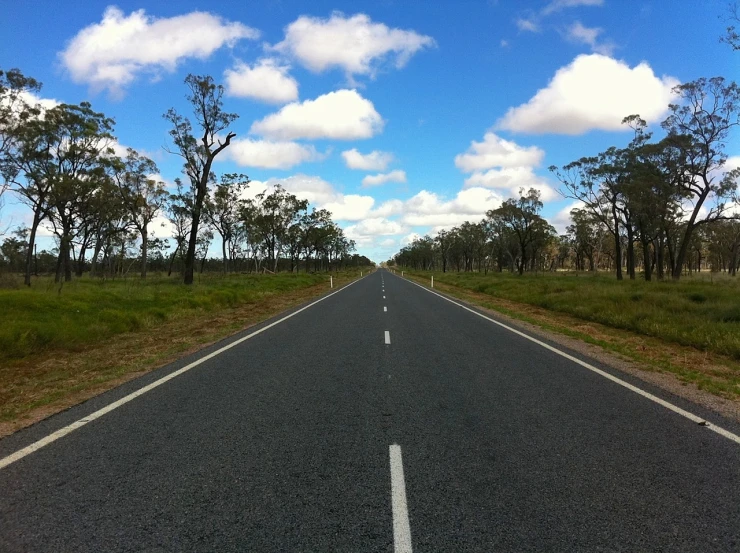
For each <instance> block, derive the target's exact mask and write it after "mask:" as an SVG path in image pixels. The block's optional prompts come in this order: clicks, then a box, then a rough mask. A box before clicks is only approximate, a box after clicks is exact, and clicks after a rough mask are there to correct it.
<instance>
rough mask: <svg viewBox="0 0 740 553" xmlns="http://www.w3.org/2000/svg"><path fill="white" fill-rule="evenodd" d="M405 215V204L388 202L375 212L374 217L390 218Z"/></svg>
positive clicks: (394, 201) (395, 201) (396, 201)
mask: <svg viewBox="0 0 740 553" xmlns="http://www.w3.org/2000/svg"><path fill="white" fill-rule="evenodd" d="M400 213H403V202H402V201H401V200H388V201H385V202H383V203H382V204H380V206H378V207H377V208H375V209H374V210H373V215H376V216H378V217H390V216H391V215H399V214H400Z"/></svg>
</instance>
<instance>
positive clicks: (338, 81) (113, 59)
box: [0, 0, 740, 262]
mask: <svg viewBox="0 0 740 553" xmlns="http://www.w3.org/2000/svg"><path fill="white" fill-rule="evenodd" d="M727 4H728V3H727V2H726V1H725V0H654V1H642V0H531V1H530V0H516V1H515V0H480V1H467V0H455V1H452V0H439V1H437V2H428V1H425V0H373V1H353V2H351V3H350V2H345V3H341V2H327V1H325V0H313V1H312V2H300V1H292V0H263V1H261V2H244V1H243V0H242V1H238V2H232V1H228V0H226V1H223V2H219V3H202V2H198V1H192V0H180V1H178V2H159V1H152V0H139V1H120V2H117V3H116V4H111V3H109V2H105V1H102V2H101V1H98V0H86V1H85V2H82V1H77V0H53V1H51V0H29V1H27V2H12V3H10V2H8V3H7V4H6V5H4V6H3V9H2V11H1V12H0V28H2V29H3V35H4V36H3V45H2V48H1V49H0V68H2V69H9V68H12V67H17V68H19V69H21V70H22V71H23V72H24V74H26V75H30V76H33V77H34V78H36V79H38V80H40V81H41V82H43V88H42V90H41V92H40V94H39V97H40V99H43V100H45V101H48V102H49V104H48V105H51V104H52V103H53V102H66V103H79V102H81V101H89V102H91V103H92V105H93V108H94V109H96V110H97V111H102V112H104V113H105V114H106V115H107V116H110V117H113V118H114V119H115V121H116V131H115V133H116V136H117V138H118V142H119V147H120V148H121V151H124V150H123V149H124V148H126V147H132V148H134V149H136V150H138V151H139V152H141V153H143V154H144V155H147V156H149V157H151V158H152V159H153V160H154V161H155V162H156V163H157V165H158V167H159V178H161V179H162V180H163V181H164V182H166V183H172V181H174V179H175V178H176V177H178V176H181V163H180V159H179V158H178V157H177V156H174V155H172V154H169V153H167V151H166V148H167V147H168V146H170V141H169V137H168V133H167V131H168V124H167V122H166V121H165V120H164V119H163V117H162V115H163V114H164V113H165V112H166V111H167V110H168V109H169V108H175V109H176V110H178V111H179V112H180V113H182V114H184V115H189V114H190V111H189V104H188V103H187V101H186V100H185V95H186V90H185V85H184V84H183V80H184V79H185V77H186V76H187V75H188V74H189V73H193V74H196V75H206V74H207V75H211V76H212V77H213V78H214V79H215V80H216V81H217V82H218V83H221V84H223V85H224V87H225V96H224V107H225V109H226V111H229V112H234V113H237V114H239V119H238V120H237V121H236V122H235V123H234V124H233V125H232V128H231V130H233V131H234V132H235V133H236V135H237V136H236V139H235V140H234V141H233V143H232V145H231V146H230V147H229V148H228V149H227V150H225V151H224V152H223V153H222V154H221V156H219V158H217V163H216V164H215V167H214V169H215V171H216V173H217V174H221V173H230V172H239V173H244V174H246V175H248V176H249V178H250V179H251V181H252V182H251V185H250V188H249V190H248V191H247V195H249V196H254V195H256V194H258V193H260V192H262V191H264V190H265V189H266V188H267V187H269V186H271V185H274V184H275V183H280V184H282V185H283V186H284V187H285V188H286V189H287V190H288V191H290V192H291V193H293V194H295V195H296V196H299V197H301V198H306V199H308V200H309V201H310V202H311V205H312V206H314V207H317V208H326V209H329V210H330V211H331V212H332V213H333V219H334V220H335V221H337V222H338V223H339V224H340V226H341V227H342V228H344V230H345V233H346V235H347V236H348V237H349V238H351V239H353V240H355V242H356V244H357V250H358V252H359V253H360V254H363V255H367V256H368V257H370V258H371V259H373V260H374V261H376V262H380V261H384V260H386V259H388V258H390V257H391V256H392V255H393V254H395V253H396V252H397V251H398V250H399V248H401V247H402V246H403V245H405V244H407V243H408V242H409V241H410V240H412V239H413V238H414V237H416V236H421V235H424V234H427V233H430V234H434V233H435V232H437V231H439V230H440V229H443V228H450V227H452V226H455V225H458V224H460V223H462V222H463V221H466V220H469V221H479V220H480V219H482V218H483V217H484V216H485V213H486V211H487V210H490V209H495V208H496V207H498V206H499V205H500V204H501V202H502V201H504V200H505V199H507V198H512V197H516V196H518V191H519V189H521V188H524V189H529V188H532V187H533V188H536V189H538V190H539V191H540V193H541V198H542V200H543V202H544V208H543V215H544V216H545V217H546V218H547V219H548V220H549V221H550V223H551V224H553V225H554V226H555V227H556V229H558V231H560V232H563V231H564V230H565V226H567V224H568V213H569V211H570V209H571V208H572V207H573V205H574V202H573V200H570V199H567V198H565V197H563V196H562V195H561V194H560V192H559V186H558V183H557V181H556V180H555V179H554V177H553V176H552V174H551V173H550V172H549V171H548V167H549V166H551V165H557V166H562V165H565V164H567V163H569V162H570V161H573V160H576V159H578V158H580V157H582V156H585V155H593V154H596V153H598V152H600V151H602V150H604V149H606V148H608V147H609V146H626V145H627V143H628V142H629V140H630V132H629V129H628V128H625V127H624V126H623V125H621V120H622V119H623V118H624V117H625V116H627V115H630V114H634V113H638V114H640V115H641V116H642V117H643V118H644V119H646V120H647V121H648V123H649V124H650V126H651V129H653V130H654V131H655V132H656V135H660V132H661V131H660V122H661V121H662V120H663V119H665V117H666V115H667V111H668V104H669V103H670V102H671V101H672V98H673V97H672V92H671V89H672V88H673V87H674V86H675V85H677V84H679V83H685V82H689V81H692V80H695V79H697V78H699V77H713V76H724V77H726V78H728V79H737V78H738V76H739V72H738V69H739V68H740V52H733V51H732V49H731V48H730V47H729V46H728V45H726V44H722V43H720V41H719V37H720V36H721V35H722V34H723V32H724V29H725V27H726V26H727V22H726V21H725V19H723V18H724V17H725V16H726V15H727ZM728 153H729V154H730V155H731V156H733V155H737V154H740V141H737V140H736V139H734V142H733V143H732V144H731V149H730V151H728ZM734 160H735V161H737V160H740V157H735V158H734ZM2 219H3V225H7V223H8V221H11V222H12V224H16V225H17V224H27V222H28V221H29V220H30V216H29V212H28V211H27V209H26V208H25V207H23V206H22V205H21V204H19V203H18V202H17V201H15V200H14V199H13V198H12V197H10V198H8V199H6V205H5V207H4V208H3V212H2ZM156 223H157V224H156V225H155V228H154V235H155V236H158V237H163V238H166V237H168V236H169V229H168V227H167V225H166V224H165V223H164V221H163V220H162V219H159V220H157V221H156ZM47 234H48V231H47ZM46 240H47V242H48V244H51V239H50V238H46ZM43 246H44V242H43V239H42V241H41V246H40V247H43ZM213 251H214V254H215V252H218V251H220V247H219V246H218V245H214V247H213Z"/></svg>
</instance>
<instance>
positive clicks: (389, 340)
mask: <svg viewBox="0 0 740 553" xmlns="http://www.w3.org/2000/svg"><path fill="white" fill-rule="evenodd" d="M385 343H386V344H390V343H391V333H390V332H389V331H387V330H386V331H385Z"/></svg>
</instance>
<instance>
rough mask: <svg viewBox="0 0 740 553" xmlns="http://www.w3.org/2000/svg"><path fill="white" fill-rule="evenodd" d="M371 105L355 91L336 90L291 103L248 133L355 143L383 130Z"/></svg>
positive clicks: (378, 117)
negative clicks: (313, 98) (311, 98)
mask: <svg viewBox="0 0 740 553" xmlns="http://www.w3.org/2000/svg"><path fill="white" fill-rule="evenodd" d="M383 125H384V121H383V119H382V118H381V117H380V114H379V113H378V112H377V111H375V107H374V106H373V103H372V102H371V101H369V100H366V99H365V98H363V97H362V96H361V95H360V94H359V93H358V92H357V91H356V90H346V89H344V90H337V91H334V92H329V93H328V94H323V95H321V96H319V97H318V98H316V99H315V100H305V101H304V102H301V103H298V102H294V103H291V104H288V105H287V106H284V107H283V108H281V109H280V111H278V112H277V113H273V114H271V115H268V116H267V117H265V118H264V119H262V120H261V121H256V122H255V123H253V124H252V128H251V130H250V132H251V133H254V134H261V135H264V136H267V137H269V138H275V139H280V140H293V139H296V138H307V139H320V138H329V139H334V140H356V139H360V138H371V137H372V136H374V135H376V134H378V133H379V132H381V131H382V130H383Z"/></svg>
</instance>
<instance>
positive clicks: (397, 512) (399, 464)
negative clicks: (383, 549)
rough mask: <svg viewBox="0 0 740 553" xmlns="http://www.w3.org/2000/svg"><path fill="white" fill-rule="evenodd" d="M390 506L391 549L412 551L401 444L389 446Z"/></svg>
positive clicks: (408, 552)
mask: <svg viewBox="0 0 740 553" xmlns="http://www.w3.org/2000/svg"><path fill="white" fill-rule="evenodd" d="M390 458H391V506H392V509H393V549H394V551H395V553H412V549H411V524H410V523H409V509H408V506H407V504H406V482H405V480H404V478H403V458H402V457H401V446H400V445H398V444H393V445H392V446H390Z"/></svg>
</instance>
